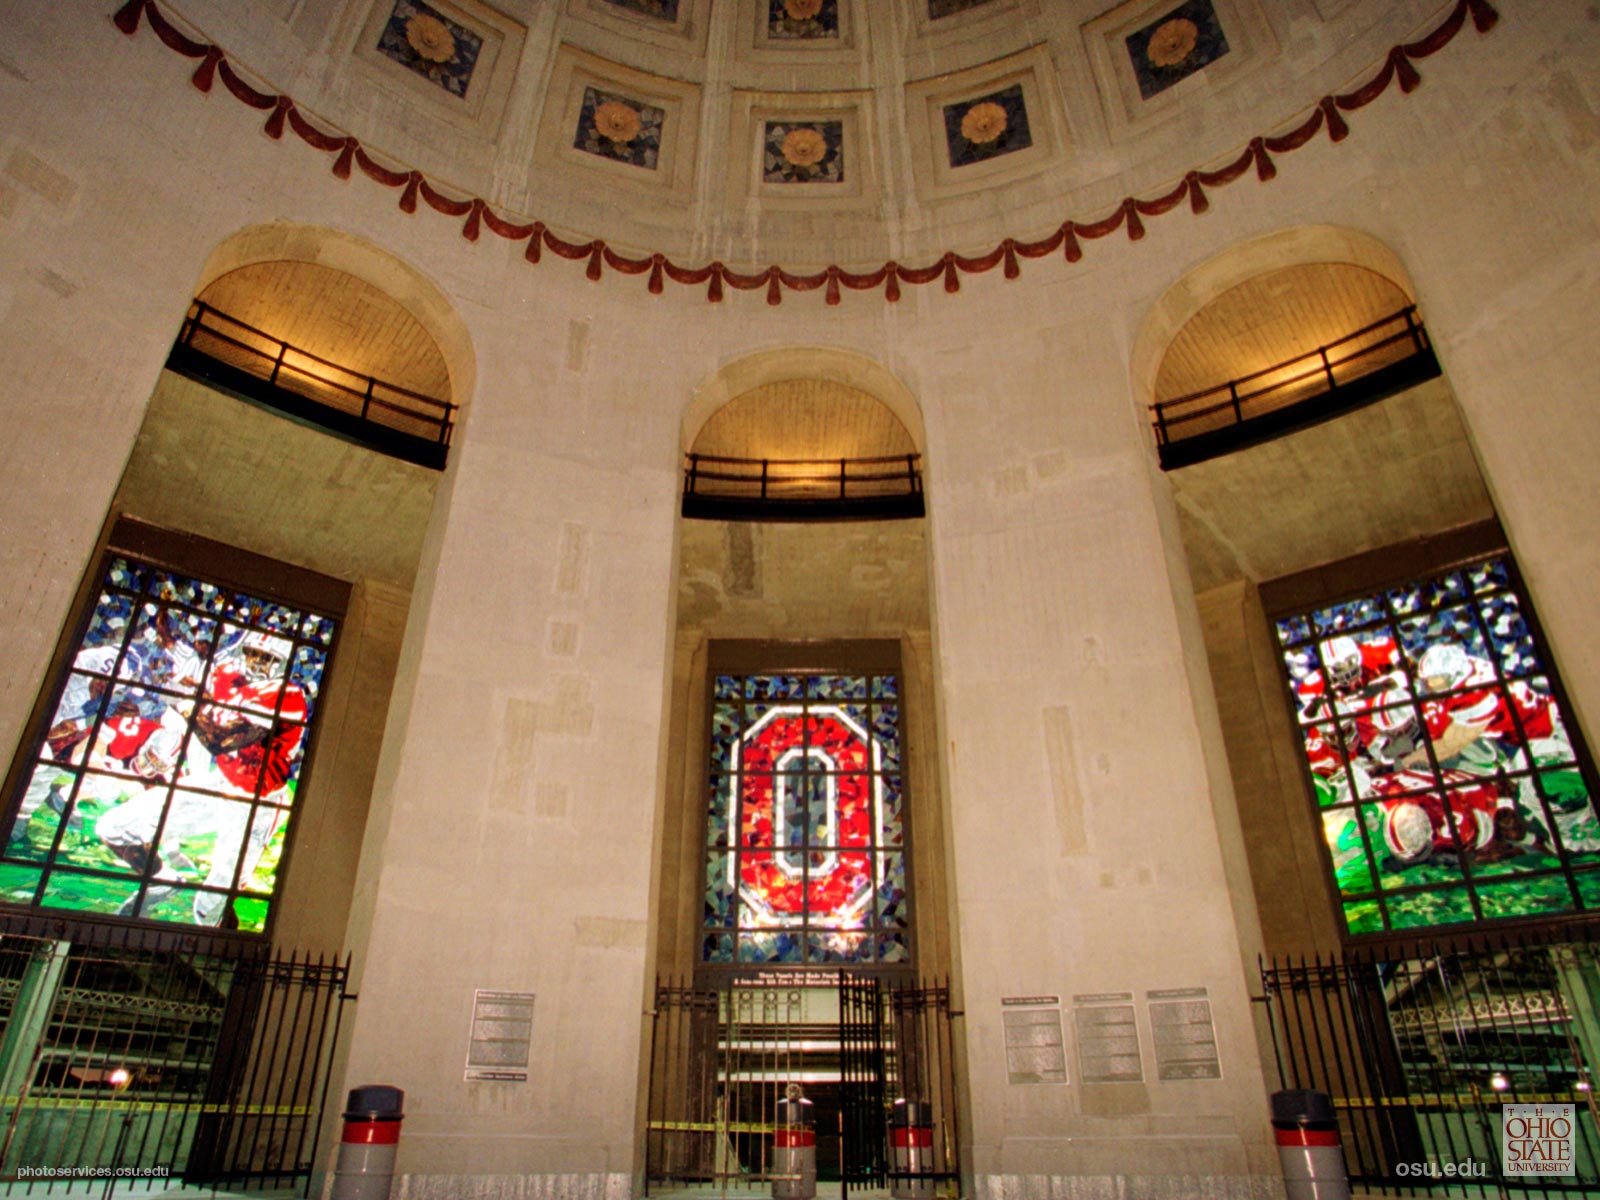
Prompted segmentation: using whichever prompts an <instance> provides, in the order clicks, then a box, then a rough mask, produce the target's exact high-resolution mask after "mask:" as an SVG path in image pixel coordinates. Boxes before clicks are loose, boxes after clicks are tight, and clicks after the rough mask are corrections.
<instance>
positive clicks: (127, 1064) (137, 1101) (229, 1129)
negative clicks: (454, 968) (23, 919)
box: [0, 933, 353, 1191]
mask: <svg viewBox="0 0 1600 1200" xmlns="http://www.w3.org/2000/svg"><path fill="white" fill-rule="evenodd" d="M136 938H137V935H136V934H128V935H127V937H126V940H125V941H123V942H122V943H121V944H114V945H92V944H84V943H79V942H69V941H65V940H61V939H58V938H51V937H44V936H36V935H33V934H29V935H26V936H25V935H20V934H12V933H0V1018H3V1025H4V1030H5V1032H4V1037H3V1039H0V1121H3V1126H0V1181H9V1182H26V1183H29V1184H30V1185H31V1186H30V1190H32V1187H40V1188H42V1189H43V1190H46V1191H48V1190H50V1189H51V1188H52V1187H53V1186H54V1185H55V1184H58V1183H59V1184H60V1185H61V1186H62V1187H66V1186H67V1185H68V1184H69V1183H71V1182H73V1181H74V1180H76V1181H78V1182H79V1183H81V1182H82V1180H84V1179H86V1178H90V1179H105V1178H110V1177H112V1176H113V1175H115V1176H117V1177H119V1178H121V1179H124V1180H135V1179H145V1180H149V1181H151V1182H152V1184H155V1183H156V1182H157V1181H160V1180H163V1179H167V1180H171V1181H173V1182H176V1181H177V1180H178V1179H179V1178H180V1177H181V1178H182V1180H183V1181H184V1182H186V1183H190V1184H207V1185H218V1184H223V1183H234V1184H243V1185H249V1184H251V1183H252V1182H260V1183H267V1182H272V1183H275V1184H279V1185H281V1184H283V1183H286V1182H292V1181H296V1180H301V1179H304V1180H306V1181H308V1182H309V1180H310V1177H311V1171H312V1168H313V1166H314V1164H315V1161H316V1151H317V1136H318V1128H319V1126H320V1124H321V1118H322V1112H323V1108H324V1106H325V1103H326V1099H327V1089H328V1065H329V1062H330V1060H331V1058H332V1054H333V1048H334V1044H335V1042H336V1041H337V1039H338V1034H339V1025H340V1017H341V1013H342V1010H343V1005H344V1003H345V1001H347V1000H350V999H352V998H353V997H351V996H350V995H349V994H348V993H347V991H346V988H345V984H346V981H347V980H348V977H349V962H348V959H347V960H345V961H344V962H342V963H341V962H334V961H325V960H324V959H322V958H320V957H319V958H311V957H309V956H300V955H291V956H289V957H287V958H284V957H273V956H271V955H270V954H269V953H268V952H267V950H266V948H265V947H262V948H261V949H260V950H259V951H258V950H255V949H254V948H250V949H246V950H244V951H237V952H235V954H233V955H227V954H220V953H198V952H193V951H187V950H184V951H179V950H171V949H160V948H153V947H150V946H145V945H140V944H138V943H137V940H136Z"/></svg>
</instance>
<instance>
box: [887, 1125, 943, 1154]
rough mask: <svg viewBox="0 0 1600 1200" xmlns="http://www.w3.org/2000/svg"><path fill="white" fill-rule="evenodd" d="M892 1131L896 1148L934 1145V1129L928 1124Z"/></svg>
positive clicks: (903, 1148)
mask: <svg viewBox="0 0 1600 1200" xmlns="http://www.w3.org/2000/svg"><path fill="white" fill-rule="evenodd" d="M890 1133H892V1134H893V1135H894V1140H893V1145H894V1148H895V1149H896V1150H905V1149H908V1148H912V1147H917V1146H931V1145H933V1130H931V1129H929V1128H928V1127H927V1126H926V1125H923V1126H906V1127H902V1128H899V1129H892V1130H890Z"/></svg>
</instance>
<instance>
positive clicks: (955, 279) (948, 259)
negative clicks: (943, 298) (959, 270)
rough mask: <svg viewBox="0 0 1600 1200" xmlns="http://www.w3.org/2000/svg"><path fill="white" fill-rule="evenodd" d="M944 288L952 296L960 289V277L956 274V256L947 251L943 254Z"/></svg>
mask: <svg viewBox="0 0 1600 1200" xmlns="http://www.w3.org/2000/svg"><path fill="white" fill-rule="evenodd" d="M944 290H945V291H946V292H948V293H949V294H950V295H952V296H953V295H955V294H956V293H957V292H959V291H960V290H961V277H960V276H959V275H957V274H956V256H955V255H954V254H950V253H948V252H947V253H946V254H945V256H944Z"/></svg>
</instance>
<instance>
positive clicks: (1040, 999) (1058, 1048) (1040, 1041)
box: [1000, 996, 1067, 1083]
mask: <svg viewBox="0 0 1600 1200" xmlns="http://www.w3.org/2000/svg"><path fill="white" fill-rule="evenodd" d="M1000 1004H1001V1008H1002V1011H1001V1014H1000V1016H1001V1021H1002V1022H1003V1024H1004V1026H1005V1034H1006V1077H1007V1078H1008V1079H1009V1080H1010V1082H1012V1083H1065V1082H1066V1081H1067V1048H1066V1045H1065V1044H1064V1041H1063V1039H1062V1036H1061V997H1060V996H1003V997H1001V999H1000Z"/></svg>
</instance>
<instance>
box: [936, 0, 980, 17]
mask: <svg viewBox="0 0 1600 1200" xmlns="http://www.w3.org/2000/svg"><path fill="white" fill-rule="evenodd" d="M987 3H989V0H928V19H929V20H930V21H937V20H938V19H939V18H940V17H952V16H954V15H955V14H956V13H959V12H966V11H967V9H969V8H978V7H980V6H982V5H985V4H987Z"/></svg>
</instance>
